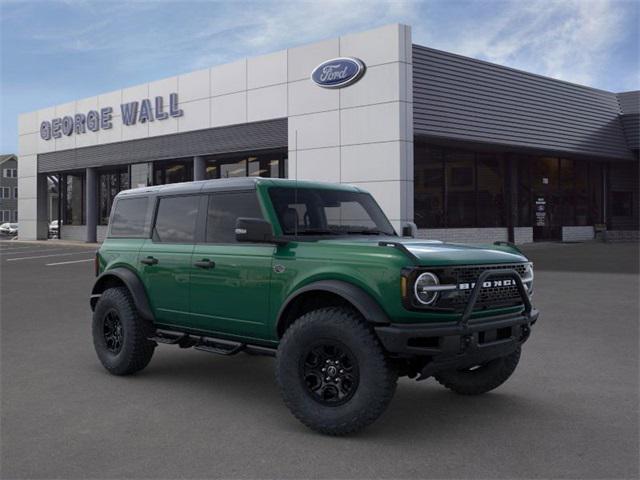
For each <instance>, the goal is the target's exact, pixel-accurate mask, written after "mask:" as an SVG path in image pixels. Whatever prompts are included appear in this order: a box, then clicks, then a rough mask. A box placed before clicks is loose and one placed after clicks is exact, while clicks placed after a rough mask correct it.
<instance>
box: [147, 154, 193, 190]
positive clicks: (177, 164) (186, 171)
mask: <svg viewBox="0 0 640 480" xmlns="http://www.w3.org/2000/svg"><path fill="white" fill-rule="evenodd" d="M192 180H193V158H189V159H183V160H167V161H162V162H155V163H154V164H153V184H154V185H166V184H168V183H180V182H190V181H192Z"/></svg>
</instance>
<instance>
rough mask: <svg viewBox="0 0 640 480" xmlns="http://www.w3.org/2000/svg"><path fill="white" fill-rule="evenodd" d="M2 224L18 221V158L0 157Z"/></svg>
mask: <svg viewBox="0 0 640 480" xmlns="http://www.w3.org/2000/svg"><path fill="white" fill-rule="evenodd" d="M0 169H1V170H2V175H1V176H0V223H7V222H9V223H16V222H17V221H18V157H17V156H15V155H13V154H9V155H0Z"/></svg>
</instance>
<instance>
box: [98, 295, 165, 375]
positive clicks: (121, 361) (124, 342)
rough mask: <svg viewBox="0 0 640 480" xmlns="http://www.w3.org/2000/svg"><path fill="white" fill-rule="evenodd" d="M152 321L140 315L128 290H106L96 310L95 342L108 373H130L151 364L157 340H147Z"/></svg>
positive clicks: (99, 356)
mask: <svg viewBox="0 0 640 480" xmlns="http://www.w3.org/2000/svg"><path fill="white" fill-rule="evenodd" d="M151 330H152V329H151V325H150V324H149V322H146V321H145V320H143V319H142V318H140V315H138V311H137V310H136V307H135V305H134V303H133V298H131V294H130V293H129V290H127V289H126V288H124V287H118V288H109V289H107V290H105V291H104V292H103V293H102V295H101V297H100V299H99V300H98V303H97V304H96V307H95V309H94V312H93V322H92V333H93V346H94V348H95V350H96V353H97V355H98V358H99V359H100V362H101V363H102V365H103V366H104V368H106V369H107V370H108V371H109V373H112V374H114V375H130V374H132V373H135V372H138V371H140V370H142V369H143V368H144V367H146V366H147V365H148V364H149V361H151V357H152V356H153V351H154V349H155V347H156V343H155V342H153V341H151V340H148V339H147V337H148V336H149V334H150V333H151Z"/></svg>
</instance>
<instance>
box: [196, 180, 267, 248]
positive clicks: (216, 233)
mask: <svg viewBox="0 0 640 480" xmlns="http://www.w3.org/2000/svg"><path fill="white" fill-rule="evenodd" d="M238 217H248V218H263V217H262V211H261V210H260V204H259V203H258V198H257V197H256V192H255V191H253V192H229V193H214V194H211V195H209V209H208V211H207V243H235V242H236V234H235V229H236V220H237V219H238Z"/></svg>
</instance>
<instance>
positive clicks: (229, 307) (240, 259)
mask: <svg viewBox="0 0 640 480" xmlns="http://www.w3.org/2000/svg"><path fill="white" fill-rule="evenodd" d="M238 217H250V218H263V214H262V211H261V208H260V205H259V203H258V199H257V195H256V192H255V190H252V191H232V192H216V193H210V194H208V198H207V215H206V221H205V236H204V243H199V244H197V245H196V247H195V249H194V252H193V256H192V261H191V264H192V268H191V319H192V326H193V327H194V328H197V329H200V330H206V331H211V332H222V333H227V334H236V335H242V336H248V337H253V338H266V337H267V336H268V332H267V328H266V324H267V320H268V316H269V288H270V280H271V263H272V259H273V254H274V251H275V246H274V245H270V244H247V243H238V242H236V239H235V224H236V219H237V218H238Z"/></svg>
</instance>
